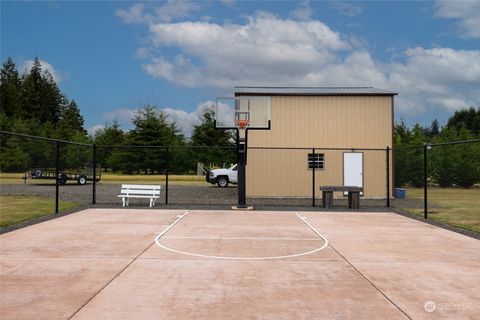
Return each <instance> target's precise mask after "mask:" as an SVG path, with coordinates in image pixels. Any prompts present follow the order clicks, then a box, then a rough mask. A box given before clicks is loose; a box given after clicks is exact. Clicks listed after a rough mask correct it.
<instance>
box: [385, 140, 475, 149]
mask: <svg viewBox="0 0 480 320" xmlns="http://www.w3.org/2000/svg"><path fill="white" fill-rule="evenodd" d="M479 142H480V139H472V140H460V141H450V142H441V143H425V144H420V145H415V146H405V147H396V148H394V149H395V150H403V149H417V148H425V147H437V146H448V145H456V144H467V143H479Z"/></svg>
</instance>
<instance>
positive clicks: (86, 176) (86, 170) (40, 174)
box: [28, 164, 102, 185]
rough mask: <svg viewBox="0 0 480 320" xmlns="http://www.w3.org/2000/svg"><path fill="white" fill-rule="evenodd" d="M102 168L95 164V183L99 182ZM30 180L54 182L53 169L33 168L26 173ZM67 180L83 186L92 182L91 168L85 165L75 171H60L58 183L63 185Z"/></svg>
mask: <svg viewBox="0 0 480 320" xmlns="http://www.w3.org/2000/svg"><path fill="white" fill-rule="evenodd" d="M101 169H102V166H101V165H100V164H97V166H96V172H95V181H96V182H98V181H100V178H101ZM28 175H29V177H30V178H31V179H45V180H46V179H51V180H55V169H51V168H35V169H33V170H32V171H31V172H29V173H28ZM68 180H73V181H77V183H78V184H80V185H84V184H86V183H87V181H93V167H92V166H91V165H85V166H84V167H83V168H80V169H77V170H68V171H67V170H65V171H64V170H60V171H59V173H58V183H59V184H65V183H67V181H68Z"/></svg>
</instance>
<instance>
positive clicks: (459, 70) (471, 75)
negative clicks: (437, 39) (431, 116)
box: [387, 48, 480, 114]
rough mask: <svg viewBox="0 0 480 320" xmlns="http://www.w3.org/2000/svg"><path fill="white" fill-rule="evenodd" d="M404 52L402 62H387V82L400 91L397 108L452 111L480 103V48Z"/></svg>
mask: <svg viewBox="0 0 480 320" xmlns="http://www.w3.org/2000/svg"><path fill="white" fill-rule="evenodd" d="M404 54H405V56H406V59H407V60H406V62H405V63H403V64H401V63H394V64H391V65H388V66H387V72H388V77H389V79H388V82H387V84H388V86H389V87H390V88H394V89H395V90H398V91H399V92H401V93H402V94H401V95H400V96H399V97H398V99H399V106H400V108H401V109H400V111H403V112H404V113H406V114H418V113H422V112H426V111H427V110H428V109H429V108H435V109H438V110H446V111H449V112H451V111H453V110H457V109H459V108H460V107H465V106H471V105H479V104H480V90H479V89H478V84H479V83H480V50H453V49H450V48H434V49H424V48H411V49H408V50H406V52H405V53H404Z"/></svg>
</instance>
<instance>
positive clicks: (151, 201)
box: [150, 198, 153, 208]
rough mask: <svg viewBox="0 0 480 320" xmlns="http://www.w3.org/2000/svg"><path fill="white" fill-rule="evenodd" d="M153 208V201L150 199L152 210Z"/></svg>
mask: <svg viewBox="0 0 480 320" xmlns="http://www.w3.org/2000/svg"><path fill="white" fill-rule="evenodd" d="M151 207H153V199H152V198H150V208H151Z"/></svg>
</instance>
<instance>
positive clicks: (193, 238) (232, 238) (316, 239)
mask: <svg viewBox="0 0 480 320" xmlns="http://www.w3.org/2000/svg"><path fill="white" fill-rule="evenodd" d="M162 239H186V240H188V239H192V240H289V241H320V240H323V239H319V238H318V237H317V238H280V237H270V238H269V237H267V238H265V237H258V238H251V237H250V238H248V237H247V238H240V237H162Z"/></svg>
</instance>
